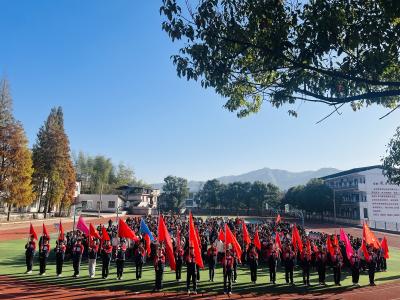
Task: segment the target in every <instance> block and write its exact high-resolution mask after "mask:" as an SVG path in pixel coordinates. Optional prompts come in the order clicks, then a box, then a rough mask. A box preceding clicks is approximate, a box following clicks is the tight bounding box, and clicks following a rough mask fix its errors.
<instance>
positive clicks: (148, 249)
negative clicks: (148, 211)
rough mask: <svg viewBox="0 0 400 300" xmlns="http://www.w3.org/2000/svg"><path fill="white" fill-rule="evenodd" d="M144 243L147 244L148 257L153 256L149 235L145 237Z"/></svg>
mask: <svg viewBox="0 0 400 300" xmlns="http://www.w3.org/2000/svg"><path fill="white" fill-rule="evenodd" d="M144 241H145V243H146V252H147V255H150V254H151V246H150V243H151V241H150V236H149V235H148V234H145V235H144Z"/></svg>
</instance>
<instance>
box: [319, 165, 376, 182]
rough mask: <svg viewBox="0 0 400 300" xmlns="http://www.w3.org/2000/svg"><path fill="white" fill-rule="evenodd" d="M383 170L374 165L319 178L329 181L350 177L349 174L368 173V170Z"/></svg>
mask: <svg viewBox="0 0 400 300" xmlns="http://www.w3.org/2000/svg"><path fill="white" fill-rule="evenodd" d="M377 168H378V169H383V167H382V166H381V165H374V166H368V167H362V168H354V169H350V170H347V171H342V172H338V173H335V174H331V175H328V176H324V177H321V179H324V180H326V179H331V178H336V177H341V176H346V175H350V174H354V173H359V172H363V171H368V170H372V169H377Z"/></svg>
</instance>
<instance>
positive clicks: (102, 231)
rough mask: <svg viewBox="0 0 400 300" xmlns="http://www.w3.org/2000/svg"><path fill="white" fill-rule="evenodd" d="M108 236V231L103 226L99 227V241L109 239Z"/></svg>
mask: <svg viewBox="0 0 400 300" xmlns="http://www.w3.org/2000/svg"><path fill="white" fill-rule="evenodd" d="M109 240H110V236H109V235H108V232H107V230H106V228H105V227H104V226H102V227H101V241H102V242H104V241H109Z"/></svg>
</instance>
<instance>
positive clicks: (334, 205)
mask: <svg viewBox="0 0 400 300" xmlns="http://www.w3.org/2000/svg"><path fill="white" fill-rule="evenodd" d="M332 190H333V219H334V222H335V224H336V199H335V196H336V194H335V189H334V188H333V189H332Z"/></svg>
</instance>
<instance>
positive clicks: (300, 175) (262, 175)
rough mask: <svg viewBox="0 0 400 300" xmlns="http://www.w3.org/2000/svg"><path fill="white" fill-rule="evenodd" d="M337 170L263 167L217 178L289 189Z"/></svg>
mask: <svg viewBox="0 0 400 300" xmlns="http://www.w3.org/2000/svg"><path fill="white" fill-rule="evenodd" d="M337 172H340V170H338V169H335V168H321V169H319V170H316V171H303V172H290V171H286V170H279V169H269V168H263V169H259V170H255V171H251V172H248V173H244V174H240V175H231V176H222V177H219V178H216V179H218V180H219V181H221V182H222V183H231V182H235V181H242V182H254V181H261V182H264V183H273V184H275V185H277V186H278V187H279V188H280V189H281V190H287V189H289V188H290V187H292V186H295V185H299V184H305V183H307V182H308V181H309V180H310V179H312V178H318V177H323V176H327V175H331V174H334V173H337ZM203 184H204V181H193V180H191V181H189V183H188V185H189V189H190V191H192V192H197V191H198V190H199V189H200V188H201V187H202V185H203ZM152 186H153V188H157V189H161V188H162V186H163V183H155V184H152Z"/></svg>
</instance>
